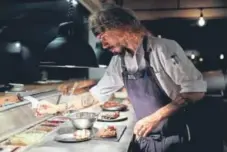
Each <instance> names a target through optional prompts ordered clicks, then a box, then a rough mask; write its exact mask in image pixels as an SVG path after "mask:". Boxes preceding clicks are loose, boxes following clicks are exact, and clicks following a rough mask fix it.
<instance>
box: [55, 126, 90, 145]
mask: <svg viewBox="0 0 227 152" xmlns="http://www.w3.org/2000/svg"><path fill="white" fill-rule="evenodd" d="M91 135H92V132H91V130H88V129H82V130H76V131H75V132H74V133H65V134H59V135H57V136H56V137H55V140H56V141H59V142H65V143H75V142H83V141H88V140H90V139H91Z"/></svg>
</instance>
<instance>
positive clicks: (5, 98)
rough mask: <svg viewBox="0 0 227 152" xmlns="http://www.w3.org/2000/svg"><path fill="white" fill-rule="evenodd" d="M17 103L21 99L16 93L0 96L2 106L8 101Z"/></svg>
mask: <svg viewBox="0 0 227 152" xmlns="http://www.w3.org/2000/svg"><path fill="white" fill-rule="evenodd" d="M7 102H8V103H16V102H19V99H18V97H17V96H16V95H5V96H2V97H0V106H1V105H4V104H6V103H7Z"/></svg>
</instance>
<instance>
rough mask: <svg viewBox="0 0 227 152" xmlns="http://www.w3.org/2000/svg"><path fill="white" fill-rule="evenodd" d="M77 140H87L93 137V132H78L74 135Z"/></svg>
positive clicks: (85, 130)
mask: <svg viewBox="0 0 227 152" xmlns="http://www.w3.org/2000/svg"><path fill="white" fill-rule="evenodd" d="M73 135H74V137H75V138H76V140H86V139H89V138H90V137H91V131H90V130H87V129H83V130H77V131H75V132H74V133H73Z"/></svg>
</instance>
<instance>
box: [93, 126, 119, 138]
mask: <svg viewBox="0 0 227 152" xmlns="http://www.w3.org/2000/svg"><path fill="white" fill-rule="evenodd" d="M97 135H98V137H101V138H113V137H116V136H117V129H116V127H115V126H108V127H105V128H101V129H100V130H99V131H98V133H97Z"/></svg>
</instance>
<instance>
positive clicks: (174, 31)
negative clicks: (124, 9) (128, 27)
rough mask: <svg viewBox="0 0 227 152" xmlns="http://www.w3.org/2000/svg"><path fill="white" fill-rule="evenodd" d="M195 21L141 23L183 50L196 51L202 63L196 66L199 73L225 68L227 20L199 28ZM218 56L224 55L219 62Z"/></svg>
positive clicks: (167, 20) (173, 20)
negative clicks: (174, 41) (171, 40)
mask: <svg viewBox="0 0 227 152" xmlns="http://www.w3.org/2000/svg"><path fill="white" fill-rule="evenodd" d="M196 21H197V20H196V19H195V20H186V19H162V20H154V21H143V24H144V25H145V26H146V27H147V28H148V29H149V30H150V31H151V32H152V33H153V34H154V35H155V36H157V35H161V36H162V37H163V38H169V39H173V40H176V41H177V42H178V43H179V44H180V45H181V46H182V47H183V48H184V50H197V51H198V52H200V54H201V55H200V57H202V58H203V59H204V61H203V62H201V63H198V64H197V66H198V68H199V69H200V70H201V71H208V70H216V69H221V68H222V69H223V70H224V71H225V70H226V68H227V64H226V63H227V62H226V57H227V43H226V42H227V41H226V35H227V19H226V18H223V19H213V20H207V24H206V25H205V26H204V27H199V26H197V24H196ZM220 54H224V55H225V59H224V60H220V58H219V56H220Z"/></svg>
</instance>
